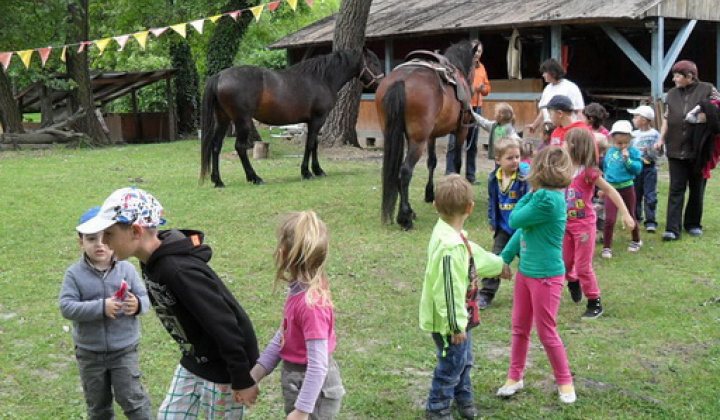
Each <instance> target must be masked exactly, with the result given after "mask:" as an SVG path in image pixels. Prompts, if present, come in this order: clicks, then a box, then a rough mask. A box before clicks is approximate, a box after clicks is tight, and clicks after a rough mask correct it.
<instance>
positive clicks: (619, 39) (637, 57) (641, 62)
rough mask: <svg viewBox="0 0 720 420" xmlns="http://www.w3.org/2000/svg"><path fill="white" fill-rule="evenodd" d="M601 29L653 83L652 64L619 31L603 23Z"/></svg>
mask: <svg viewBox="0 0 720 420" xmlns="http://www.w3.org/2000/svg"><path fill="white" fill-rule="evenodd" d="M600 27H601V28H602V29H603V31H605V33H606V34H607V35H608V36H609V37H610V39H612V40H613V42H615V45H617V46H618V47H620V50H621V51H622V52H624V53H625V55H626V56H627V57H628V58H629V59H630V61H632V62H633V63H634V64H635V66H637V68H638V69H639V70H640V71H641V72H642V74H644V75H645V77H647V79H648V81H650V82H652V80H653V73H652V69H651V68H650V64H649V63H648V62H647V60H646V59H645V57H643V56H642V55H641V54H640V53H639V52H638V51H637V50H636V49H635V47H633V46H632V45H631V44H630V43H629V42H628V40H627V39H625V37H624V36H623V35H622V34H621V33H620V32H618V30H617V29H615V28H614V27H612V26H610V25H608V24H605V23H602V24H600Z"/></svg>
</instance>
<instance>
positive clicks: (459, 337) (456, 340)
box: [450, 332, 467, 344]
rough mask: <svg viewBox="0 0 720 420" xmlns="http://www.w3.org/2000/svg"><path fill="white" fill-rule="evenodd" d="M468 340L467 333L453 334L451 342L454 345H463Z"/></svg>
mask: <svg viewBox="0 0 720 420" xmlns="http://www.w3.org/2000/svg"><path fill="white" fill-rule="evenodd" d="M465 340H467V334H466V333H465V332H461V333H459V334H453V335H452V337H451V338H450V342H451V343H453V344H462V343H464V342H465Z"/></svg>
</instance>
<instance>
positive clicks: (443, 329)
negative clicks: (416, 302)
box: [420, 219, 503, 335]
mask: <svg viewBox="0 0 720 420" xmlns="http://www.w3.org/2000/svg"><path fill="white" fill-rule="evenodd" d="M463 235H465V237H466V238H467V233H466V232H465V231H463ZM468 242H470V241H468ZM470 247H471V248H472V253H473V257H474V259H475V266H476V268H477V274H478V278H483V277H497V276H498V275H500V273H501V272H502V267H503V261H502V259H501V258H500V257H499V256H497V255H495V254H493V253H491V252H487V251H485V250H484V249H482V248H481V247H480V246H478V245H477V244H475V243H473V242H470ZM469 266H470V256H469V255H468V251H467V248H466V247H465V244H464V243H463V240H462V237H460V234H459V233H457V232H456V231H455V229H453V227H452V226H450V225H448V224H447V223H445V222H444V221H443V220H442V219H440V220H438V222H437V224H436V225H435V228H434V229H433V232H432V236H431V237H430V244H429V245H428V260H427V266H426V268H425V280H424V281H423V289H422V297H421V298H420V328H421V329H423V330H424V331H429V332H436V333H441V334H444V335H449V334H458V333H460V332H463V331H465V328H466V327H467V322H468V319H467V318H468V317H467V311H466V309H465V293H466V292H467V288H468V269H469Z"/></svg>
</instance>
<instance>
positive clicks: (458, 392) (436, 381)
mask: <svg viewBox="0 0 720 420" xmlns="http://www.w3.org/2000/svg"><path fill="white" fill-rule="evenodd" d="M432 338H433V340H434V341H435V346H436V347H437V358H438V364H437V367H436V368H435V373H434V374H433V380H432V385H431V387H430V396H429V397H428V402H427V409H428V410H431V411H440V410H446V409H448V408H450V404H451V403H452V400H453V399H454V400H455V401H456V402H457V403H458V405H468V404H471V403H472V402H473V401H474V399H473V391H472V384H471V383H470V368H472V365H473V354H472V343H471V340H470V332H469V331H468V332H467V340H465V342H464V343H462V344H450V337H449V336H448V337H447V338H446V339H447V346H446V344H445V341H444V340H443V336H442V335H441V334H439V333H433V334H432ZM443 353H445V354H444V355H443Z"/></svg>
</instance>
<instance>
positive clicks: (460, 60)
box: [443, 40, 475, 76]
mask: <svg viewBox="0 0 720 420" xmlns="http://www.w3.org/2000/svg"><path fill="white" fill-rule="evenodd" d="M443 55H444V56H445V57H446V58H447V59H448V60H449V61H450V62H451V63H452V64H453V65H454V66H455V67H457V68H458V70H460V71H461V72H462V73H463V75H465V76H467V75H468V74H470V70H471V69H472V65H473V56H474V55H475V51H473V44H472V43H471V42H470V41H468V40H463V41H460V42H457V43H455V44H452V45H451V46H449V47H448V48H447V49H446V50H445V52H444V53H443Z"/></svg>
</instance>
